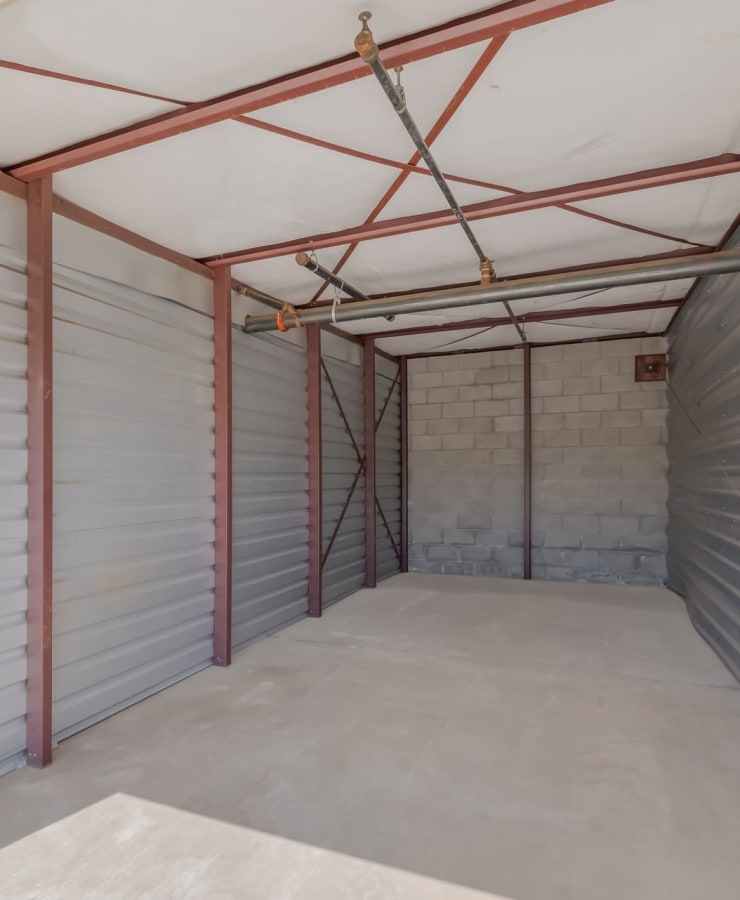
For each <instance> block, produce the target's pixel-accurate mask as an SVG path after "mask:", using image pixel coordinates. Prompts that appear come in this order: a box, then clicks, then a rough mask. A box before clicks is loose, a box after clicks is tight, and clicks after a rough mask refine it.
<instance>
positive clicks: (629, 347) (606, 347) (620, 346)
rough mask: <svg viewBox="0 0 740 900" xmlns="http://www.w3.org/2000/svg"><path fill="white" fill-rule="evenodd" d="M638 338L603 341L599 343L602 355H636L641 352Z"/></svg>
mask: <svg viewBox="0 0 740 900" xmlns="http://www.w3.org/2000/svg"><path fill="white" fill-rule="evenodd" d="M640 346H641V343H640V338H626V339H625V340H623V341H603V342H602V344H601V355H602V356H637V354H638V353H641V352H642V351H641V350H640Z"/></svg>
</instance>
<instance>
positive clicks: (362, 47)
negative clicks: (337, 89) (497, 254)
mask: <svg viewBox="0 0 740 900" xmlns="http://www.w3.org/2000/svg"><path fill="white" fill-rule="evenodd" d="M369 18H370V13H367V12H364V13H361V14H360V20H361V21H362V31H360V33H359V34H358V35H357V37H356V38H355V50H357V52H358V53H359V54H360V56H361V57H362V59H364V60H365V62H366V63H367V64H368V65H369V66H370V68H371V69H372V70H373V74H374V75H375V77H376V78H377V79H378V81H379V82H380V86H381V87H382V88H383V90H384V91H385V94H386V96H387V97H388V99H389V100H390V101H391V104H392V105H393V109H395V111H396V113H397V114H398V118H399V119H400V120H401V121H402V122H403V124H404V127H405V128H406V131H408V133H409V135H410V137H411V140H412V141H413V142H414V144H415V145H416V149H417V150H418V151H419V153H420V155H421V158H422V159H423V160H424V162H425V163H426V165H427V168H428V169H429V171H430V172H431V173H432V175H433V176H434V180H435V181H436V182H437V184H438V185H439V189H440V190H441V191H442V193H443V194H444V197H445V200H447V203H448V204H449V206H450V209H451V210H452V211H453V212H454V214H455V218H456V219H457V221H458V222H459V223H460V225H461V227H462V229H463V231H464V232H465V234H466V236H467V238H468V240H469V241H470V243H471V244H472V246H473V249H474V250H475V252H476V253H477V254H478V259H479V260H480V261H481V263H489V262H490V260H489V259H488V257H487V256H486V254H485V253H484V252H483V248H482V247H481V245H480V244H479V243H478V239H477V238H476V236H475V235H474V234H473V230H472V229H471V227H470V225H469V223H468V220H467V219H466V218H465V214H464V213H463V211H462V209H461V208H460V204H459V203H458V202H457V200H456V199H455V195H454V194H453V193H452V190H451V188H450V186H449V184H447V180H446V179H445V177H444V175H443V174H442V171H441V170H440V168H439V166H438V165H437V163H436V161H435V159H434V157H433V156H432V152H431V150H430V149H429V147H428V146H427V142H426V141H425V140H424V137H423V135H422V133H421V132H420V131H419V128H418V126H417V125H416V122H414V120H413V119H412V117H411V114H410V113H409V111H408V109H407V108H406V98H405V97H404V95H403V91H402V90H399V89H398V88H397V87H396V85H395V84H393V81H392V80H391V76H390V75H389V74H388V70H387V69H386V68H385V66H384V65H383V63H382V62H381V61H380V56H379V53H378V45H377V44H376V43H375V39H374V38H373V33H372V31H370V29H369V28H368V25H367V20H368V19H369Z"/></svg>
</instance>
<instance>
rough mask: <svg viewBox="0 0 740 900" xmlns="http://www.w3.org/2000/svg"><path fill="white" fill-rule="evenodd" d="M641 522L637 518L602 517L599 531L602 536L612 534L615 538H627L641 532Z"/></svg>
mask: <svg viewBox="0 0 740 900" xmlns="http://www.w3.org/2000/svg"><path fill="white" fill-rule="evenodd" d="M639 526H640V520H639V519H638V518H637V517H636V516H601V517H600V518H599V529H600V530H601V533H602V534H610V535H613V536H614V537H625V536H628V535H632V534H637V532H638V531H639V530H640V529H639Z"/></svg>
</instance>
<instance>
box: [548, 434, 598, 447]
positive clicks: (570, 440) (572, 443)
mask: <svg viewBox="0 0 740 900" xmlns="http://www.w3.org/2000/svg"><path fill="white" fill-rule="evenodd" d="M585 433H586V434H588V432H585ZM544 438H545V446H546V447H577V446H578V445H579V444H580V442H581V432H580V431H546V432H545V433H544Z"/></svg>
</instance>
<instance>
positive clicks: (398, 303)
mask: <svg viewBox="0 0 740 900" xmlns="http://www.w3.org/2000/svg"><path fill="white" fill-rule="evenodd" d="M728 272H740V250H723V251H720V252H716V253H702V254H697V255H696V256H687V257H670V258H668V259H661V260H650V261H648V262H641V263H631V264H629V265H622V266H604V267H603V268H601V269H586V270H582V271H580V272H569V273H567V274H565V275H562V274H561V275H548V276H546V277H545V278H542V277H535V278H522V279H519V280H517V281H497V282H494V283H493V284H485V285H476V286H475V287H468V288H461V289H457V290H451V291H450V290H448V291H432V292H430V293H427V294H406V295H401V296H399V297H392V298H390V299H388V298H385V299H382V300H367V301H359V302H357V303H349V304H347V305H346V306H342V307H340V308H339V309H337V310H336V321H337V322H356V321H357V320H358V319H373V318H379V317H382V316H387V315H395V314H396V313H414V312H433V311H436V310H445V309H455V308H457V307H460V306H480V305H483V304H487V303H507V302H509V301H510V300H525V299H531V298H533V297H551V296H554V295H556V294H569V293H571V291H582V290H587V291H589V290H601V289H607V288H614V287H626V286H628V285H633V284H653V283H655V282H659V281H675V280H677V279H681V278H700V277H702V276H704V275H722V274H725V273H728ZM331 319H332V309H331V307H327V306H320V307H313V308H311V309H305V308H304V309H302V310H300V320H301V323H302V324H304V325H320V324H321V323H324V322H329V321H331ZM277 327H278V326H277V322H276V317H275V316H272V315H269V314H268V315H265V316H254V317H252V318H247V320H246V321H245V323H244V325H243V326H242V330H243V331H246V332H247V333H248V334H252V333H256V332H260V331H276V330H277ZM388 337H393V332H392V331H389V332H388Z"/></svg>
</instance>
